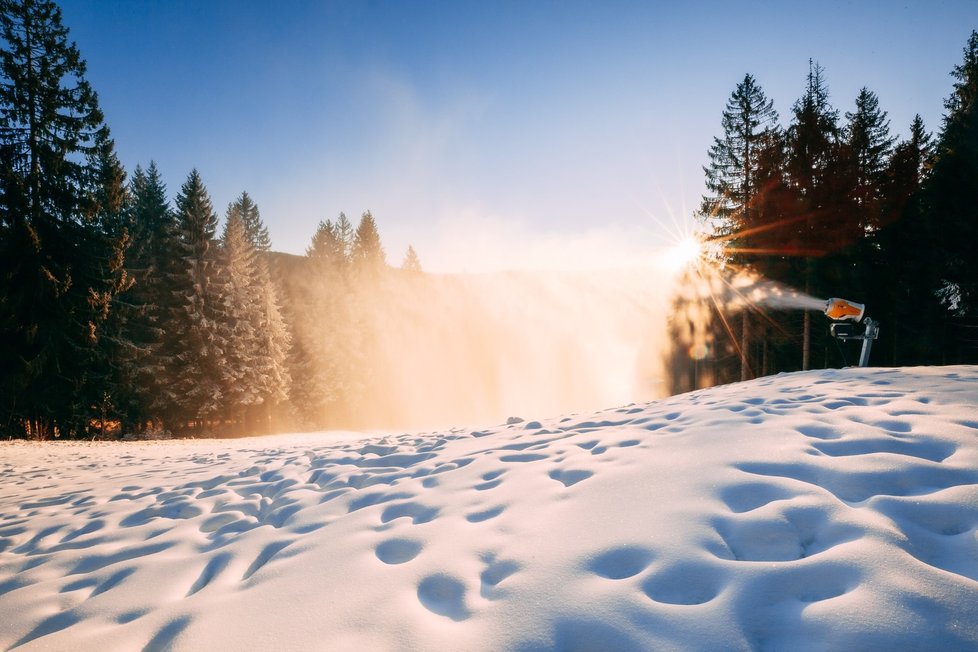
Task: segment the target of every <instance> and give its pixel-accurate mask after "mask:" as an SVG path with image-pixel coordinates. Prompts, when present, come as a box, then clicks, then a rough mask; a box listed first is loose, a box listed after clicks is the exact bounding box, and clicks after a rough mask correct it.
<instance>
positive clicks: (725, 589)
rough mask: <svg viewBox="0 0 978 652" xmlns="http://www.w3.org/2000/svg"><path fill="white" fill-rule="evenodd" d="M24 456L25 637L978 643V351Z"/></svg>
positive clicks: (266, 645)
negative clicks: (606, 400) (935, 362)
mask: <svg viewBox="0 0 978 652" xmlns="http://www.w3.org/2000/svg"><path fill="white" fill-rule="evenodd" d="M522 416H535V415H522ZM0 456H2V457H0V459H2V462H0V477H2V483H0V648H4V649H7V648H12V649H18V650H31V649H72V650H110V649H120V650H121V649H126V650H139V649H146V650H160V649H178V650H203V649H254V650H259V649H330V650H350V649H355V650H435V649H444V650H448V649H455V650H462V649H464V650H514V651H516V650H518V651H522V652H527V651H535V650H551V649H559V650H571V649H573V650H612V649H613V650H646V649H680V648H681V649H693V650H696V649H701V650H712V649H743V650H748V649H792V650H806V649H812V650H816V649H885V648H887V647H891V648H894V649H920V648H928V649H938V648H956V649H961V648H975V647H976V646H978V530H976V527H978V368H976V367H950V368H918V369H900V370H861V369H847V370H842V371H824V372H809V373H801V374H789V375H781V376H777V377H772V378H764V379H760V380H757V381H753V382H749V383H741V384H737V385H730V386H727V387H721V388H715V389H711V390H703V391H699V392H694V393H691V394H687V395H683V396H677V397H673V398H670V399H666V400H662V401H657V402H653V403H649V404H645V405H631V406H627V407H622V408H617V409H611V410H607V411H603V412H599V413H596V414H588V415H579V416H565V417H562V418H555V419H552V420H541V421H523V422H520V423H512V424H510V425H505V426H499V427H494V428H491V429H487V430H479V431H470V430H460V429H456V430H450V431H446V432H440V433H432V434H404V435H380V434H362V433H360V434H357V433H319V434H315V435H286V436H279V437H266V438H261V439H252V440H236V441H184V442H158V443H138V444H135V443H130V444H80V443H56V444H27V443H7V444H3V445H2V446H0Z"/></svg>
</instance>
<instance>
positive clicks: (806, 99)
mask: <svg viewBox="0 0 978 652" xmlns="http://www.w3.org/2000/svg"><path fill="white" fill-rule="evenodd" d="M823 72H824V71H823V68H822V67H821V66H819V65H818V64H817V63H813V62H811V61H809V69H808V80H807V87H806V89H805V94H804V95H803V96H802V97H801V98H800V99H799V100H798V101H797V102H795V104H794V105H793V106H792V112H793V114H794V119H793V121H792V124H791V125H790V126H789V128H788V139H787V140H788V165H787V172H788V175H787V176H788V181H789V185H790V187H791V188H792V190H793V191H794V192H795V193H796V195H797V198H798V207H799V210H800V211H801V214H802V215H804V220H803V221H799V222H797V233H798V235H797V241H798V243H799V250H800V251H801V252H804V253H805V254H806V255H805V258H804V264H803V267H802V269H801V270H799V272H798V274H797V276H798V277H799V278H798V279H797V280H798V281H800V282H801V283H800V284H801V285H802V287H803V288H804V290H805V292H806V293H808V294H812V293H813V292H816V284H817V272H818V270H817V269H816V262H815V260H814V258H816V257H819V256H821V255H824V253H825V252H826V251H828V250H830V249H831V248H832V244H831V242H830V241H831V240H832V239H833V238H834V237H835V235H836V234H835V233H834V232H833V229H834V228H835V227H834V226H833V222H834V221H835V219H834V218H835V215H834V213H835V211H836V209H837V208H839V202H838V193H837V190H838V189H837V188H835V187H834V186H833V184H834V183H835V181H836V179H837V177H836V175H835V172H836V170H834V169H833V165H834V163H835V162H836V161H837V160H838V157H837V149H838V148H837V143H838V136H839V129H838V118H839V114H838V111H836V110H835V109H833V108H832V107H831V105H830V104H829V91H828V87H827V86H826V84H825V80H824V79H823V75H822V73H823ZM810 364H811V314H810V313H809V312H808V311H806V312H805V314H804V322H803V333H802V369H805V370H807V369H808V368H809V367H810Z"/></svg>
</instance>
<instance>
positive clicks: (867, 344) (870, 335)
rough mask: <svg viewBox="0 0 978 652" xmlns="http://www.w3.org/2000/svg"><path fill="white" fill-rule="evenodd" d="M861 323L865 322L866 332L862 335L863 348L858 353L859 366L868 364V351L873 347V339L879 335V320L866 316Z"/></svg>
mask: <svg viewBox="0 0 978 652" xmlns="http://www.w3.org/2000/svg"><path fill="white" fill-rule="evenodd" d="M863 323H864V324H866V332H865V333H863V335H862V341H863V350H862V353H861V354H860V355H859V366H860V367H866V366H869V352H870V351H871V350H872V348H873V340H875V339H876V338H878V337H879V336H880V325H879V322H877V321H873V320H872V319H869V318H868V317H867V318H866V320H865V321H864V322H863Z"/></svg>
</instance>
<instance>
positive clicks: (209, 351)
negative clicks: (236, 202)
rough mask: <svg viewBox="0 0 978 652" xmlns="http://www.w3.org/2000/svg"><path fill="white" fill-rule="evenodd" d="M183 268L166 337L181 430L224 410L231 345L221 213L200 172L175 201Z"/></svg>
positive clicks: (174, 285)
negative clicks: (221, 270) (218, 236)
mask: <svg viewBox="0 0 978 652" xmlns="http://www.w3.org/2000/svg"><path fill="white" fill-rule="evenodd" d="M176 217H177V229H178V239H177V243H178V245H177V247H178V250H179V252H180V256H179V260H180V262H181V264H182V265H181V267H182V269H179V270H177V272H176V273H175V276H174V277H172V278H170V279H168V284H169V285H170V291H171V292H172V293H173V296H174V298H175V307H174V310H173V312H172V314H171V315H170V323H171V324H172V326H171V328H170V329H169V330H168V333H167V340H168V341H167V345H166V348H167V350H169V351H171V352H172V353H171V355H170V356H169V361H168V362H169V364H170V369H169V372H168V383H167V397H166V398H167V400H168V401H169V402H170V404H171V405H172V407H173V408H176V409H177V412H176V414H175V415H173V416H174V417H176V418H175V419H174V421H175V423H174V425H175V426H176V427H182V426H183V425H184V424H185V423H186V422H187V421H192V422H195V423H197V424H198V425H200V424H201V423H202V422H203V420H204V419H207V418H212V417H214V416H216V415H217V414H218V412H219V410H220V409H221V407H222V401H223V394H222V373H221V366H222V360H223V356H224V349H225V347H226V346H227V342H226V341H225V333H224V332H223V331H222V328H221V324H222V319H223V316H222V314H221V312H222V308H223V307H222V306H221V305H220V295H219V291H220V288H219V286H218V278H217V275H218V268H217V265H218V261H219V259H218V255H217V253H218V250H217V247H216V246H215V245H216V244H217V243H216V241H215V233H216V231H217V214H216V213H214V208H213V205H212V204H211V200H210V197H209V196H208V194H207V189H206V188H205V187H204V183H203V181H202V180H201V178H200V174H199V173H198V172H197V170H193V171H191V173H190V175H189V176H188V178H187V181H186V182H184V184H183V186H182V187H181V188H180V193H179V194H178V195H177V198H176Z"/></svg>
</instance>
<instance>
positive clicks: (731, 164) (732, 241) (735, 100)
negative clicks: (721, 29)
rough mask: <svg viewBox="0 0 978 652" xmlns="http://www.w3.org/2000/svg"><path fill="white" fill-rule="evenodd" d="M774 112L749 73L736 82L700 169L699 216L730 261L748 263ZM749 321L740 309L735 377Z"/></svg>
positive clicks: (745, 370) (745, 362) (745, 368)
mask: <svg viewBox="0 0 978 652" xmlns="http://www.w3.org/2000/svg"><path fill="white" fill-rule="evenodd" d="M777 120H778V114H777V112H776V111H775V110H774V104H773V102H772V101H771V100H769V99H767V97H766V96H765V95H764V91H763V90H761V87H760V86H759V85H758V84H757V82H756V81H755V80H754V78H753V77H752V76H751V75H745V76H744V80H743V81H742V82H740V83H739V84H737V87H736V88H735V89H734V92H733V93H732V94H731V96H730V99H729V100H728V101H727V106H726V109H725V110H724V111H723V118H722V120H721V124H722V126H723V137H721V138H714V139H713V145H712V146H711V147H710V152H709V156H710V163H709V165H708V166H706V167H704V168H703V171H704V172H705V173H706V187H707V189H708V190H709V191H710V193H711V194H709V195H706V196H704V197H703V203H702V205H701V208H700V215H701V218H702V219H704V220H707V221H709V222H711V223H712V224H713V227H714V236H715V237H716V238H717V239H719V240H722V241H723V243H724V248H723V251H724V257H725V258H726V259H727V260H728V261H730V262H734V263H738V264H749V262H750V261H751V259H752V257H751V256H750V255H749V252H751V251H752V250H753V249H755V248H754V247H753V246H752V242H751V237H750V234H751V233H753V231H754V229H755V227H756V226H757V224H756V222H755V215H754V213H755V211H756V209H757V204H758V202H759V196H760V194H761V191H762V186H761V184H760V179H759V176H760V174H761V170H760V165H761V162H762V158H761V154H762V150H763V148H764V147H765V146H766V144H767V143H768V142H769V141H770V140H771V139H773V138H774V137H775V136H776V131H777ZM750 339H751V338H750V319H749V313H748V310H747V307H746V306H745V307H744V308H743V309H742V311H741V337H740V345H739V349H740V378H741V380H746V379H747V378H748V377H749V375H750V361H749V359H748V347H749V345H750Z"/></svg>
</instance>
